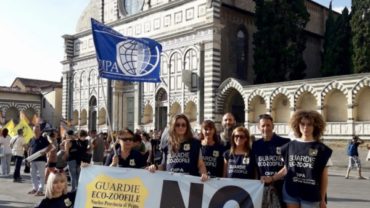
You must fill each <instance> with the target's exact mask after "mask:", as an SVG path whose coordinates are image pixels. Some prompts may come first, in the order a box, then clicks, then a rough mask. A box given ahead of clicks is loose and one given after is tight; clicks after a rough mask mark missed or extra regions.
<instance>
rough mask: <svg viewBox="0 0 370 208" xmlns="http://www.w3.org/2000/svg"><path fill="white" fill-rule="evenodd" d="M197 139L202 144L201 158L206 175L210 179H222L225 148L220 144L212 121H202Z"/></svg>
mask: <svg viewBox="0 0 370 208" xmlns="http://www.w3.org/2000/svg"><path fill="white" fill-rule="evenodd" d="M199 139H200V141H201V144H202V156H203V161H204V163H205V165H206V168H207V171H208V175H209V176H211V177H223V174H224V157H223V154H224V151H225V148H224V146H223V145H221V144H220V141H219V138H218V136H217V129H216V126H215V123H214V122H213V121H211V120H205V121H203V123H202V128H201V132H200V137H199Z"/></svg>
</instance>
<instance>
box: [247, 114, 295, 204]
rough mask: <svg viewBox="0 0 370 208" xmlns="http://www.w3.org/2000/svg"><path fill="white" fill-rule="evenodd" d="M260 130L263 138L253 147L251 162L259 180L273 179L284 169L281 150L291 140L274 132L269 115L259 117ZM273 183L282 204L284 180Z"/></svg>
mask: <svg viewBox="0 0 370 208" xmlns="http://www.w3.org/2000/svg"><path fill="white" fill-rule="evenodd" d="M258 129H259V130H260V132H261V135H262V138H261V139H258V140H256V141H255V142H254V143H253V145H252V154H251V162H252V164H253V165H254V166H255V169H256V171H257V175H258V177H259V178H261V177H271V176H273V175H274V174H275V173H277V172H279V170H280V169H282V168H283V167H284V163H283V161H282V158H281V155H280V154H281V152H280V151H281V149H280V148H281V146H283V145H284V144H286V143H288V142H289V141H290V140H289V139H287V138H283V137H280V136H278V135H277V134H275V133H274V132H273V129H274V124H273V119H272V117H271V116H270V115H268V114H262V115H260V116H259V124H258ZM272 183H273V185H274V187H275V188H276V190H277V192H278V196H279V199H280V201H281V202H282V187H283V180H279V181H273V182H272ZM282 204H283V203H282Z"/></svg>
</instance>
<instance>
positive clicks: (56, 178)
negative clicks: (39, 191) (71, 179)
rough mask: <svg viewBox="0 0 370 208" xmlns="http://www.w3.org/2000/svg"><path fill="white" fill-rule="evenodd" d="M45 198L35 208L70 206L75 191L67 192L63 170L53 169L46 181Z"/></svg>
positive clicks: (67, 207) (69, 207) (62, 207)
mask: <svg viewBox="0 0 370 208" xmlns="http://www.w3.org/2000/svg"><path fill="white" fill-rule="evenodd" d="M45 195H46V196H45V198H44V199H42V200H41V202H40V203H39V204H38V205H37V206H36V207H35V208H51V207H52V208H72V207H73V206H74V201H75V198H76V192H75V191H72V192H68V184H67V177H66V175H65V174H64V172H62V171H59V170H57V169H54V170H53V171H52V172H51V173H50V175H49V178H48V180H47V182H46V191H45Z"/></svg>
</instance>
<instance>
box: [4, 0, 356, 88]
mask: <svg viewBox="0 0 370 208" xmlns="http://www.w3.org/2000/svg"><path fill="white" fill-rule="evenodd" d="M89 1H90V0H0V86H10V85H11V83H12V82H13V81H14V79H15V78H16V77H24V78H31V79H42V80H51V81H59V80H60V78H61V77H62V65H61V64H60V61H62V59H63V54H64V52H63V50H64V49H63V47H64V45H63V44H64V43H63V38H62V35H64V34H74V33H75V28H76V24H77V21H78V19H79V17H80V14H81V13H82V12H83V10H84V8H85V7H86V6H87V4H88V2H89ZM314 1H316V2H318V3H320V4H321V5H323V6H328V5H329V2H330V0H314ZM350 5H351V0H333V9H335V10H339V11H341V10H342V9H343V8H344V6H347V7H350Z"/></svg>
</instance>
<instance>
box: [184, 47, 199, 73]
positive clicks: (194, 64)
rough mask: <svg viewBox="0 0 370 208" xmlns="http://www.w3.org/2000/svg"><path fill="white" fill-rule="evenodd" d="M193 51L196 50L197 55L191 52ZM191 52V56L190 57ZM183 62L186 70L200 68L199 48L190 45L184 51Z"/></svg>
mask: <svg viewBox="0 0 370 208" xmlns="http://www.w3.org/2000/svg"><path fill="white" fill-rule="evenodd" d="M192 52H194V54H195V55H194V54H191V53H192ZM189 54H190V57H188V55H189ZM183 63H184V69H185V70H190V71H195V70H197V69H198V68H199V67H198V65H199V50H198V49H197V48H196V47H194V46H190V47H189V48H188V49H187V50H186V51H185V53H184V57H183Z"/></svg>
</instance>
